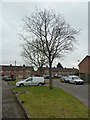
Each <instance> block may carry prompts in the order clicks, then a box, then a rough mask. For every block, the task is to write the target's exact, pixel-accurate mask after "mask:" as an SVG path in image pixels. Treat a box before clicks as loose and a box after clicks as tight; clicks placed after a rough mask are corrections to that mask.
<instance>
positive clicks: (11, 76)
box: [3, 75, 16, 81]
mask: <svg viewBox="0 0 90 120" xmlns="http://www.w3.org/2000/svg"><path fill="white" fill-rule="evenodd" d="M3 80H5V81H15V80H16V77H15V76H13V75H9V76H4V77H3Z"/></svg>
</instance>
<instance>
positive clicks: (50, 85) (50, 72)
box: [49, 62, 53, 89]
mask: <svg viewBox="0 0 90 120" xmlns="http://www.w3.org/2000/svg"><path fill="white" fill-rule="evenodd" d="M49 76H50V78H49V88H50V89H53V85H52V63H51V62H49Z"/></svg>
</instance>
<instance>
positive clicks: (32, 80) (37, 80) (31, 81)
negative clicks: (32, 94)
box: [16, 77, 45, 87]
mask: <svg viewBox="0 0 90 120" xmlns="http://www.w3.org/2000/svg"><path fill="white" fill-rule="evenodd" d="M30 85H38V86H41V85H45V81H44V77H29V78H27V79H25V80H22V81H19V82H16V86H18V87H21V86H23V87H24V86H30Z"/></svg>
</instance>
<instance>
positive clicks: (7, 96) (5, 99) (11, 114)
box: [2, 81, 27, 120]
mask: <svg viewBox="0 0 90 120" xmlns="http://www.w3.org/2000/svg"><path fill="white" fill-rule="evenodd" d="M2 118H3V119H5V118H12V119H13V118H22V119H25V120H26V119H27V118H26V116H25V114H24V111H23V110H22V108H21V107H20V105H19V104H18V103H17V101H16V97H15V96H14V94H13V93H12V90H11V87H10V86H9V85H8V83H7V82H5V81H2Z"/></svg>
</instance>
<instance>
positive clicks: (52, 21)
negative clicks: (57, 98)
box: [22, 9, 79, 89]
mask: <svg viewBox="0 0 90 120" xmlns="http://www.w3.org/2000/svg"><path fill="white" fill-rule="evenodd" d="M24 29H25V30H26V31H27V32H28V35H26V36H25V35H22V38H23V39H24V40H25V41H27V42H28V44H30V45H31V46H33V47H34V48H36V49H37V50H38V51H40V52H42V53H43V55H44V56H46V57H47V59H48V63H49V75H50V80H49V87H50V89H52V88H53V86H52V79H51V78H52V72H51V68H52V63H53V61H54V60H55V59H56V58H60V57H61V56H63V55H65V53H69V52H70V51H72V50H73V49H74V44H75V43H76V41H77V40H76V39H75V37H76V35H77V34H78V33H79V31H77V30H75V29H73V28H71V26H70V25H69V24H67V23H66V21H65V19H64V18H63V17H62V16H61V15H60V14H55V13H54V12H53V11H52V10H47V9H43V10H40V11H39V10H35V12H34V13H33V14H32V15H31V16H30V17H25V18H24ZM31 35H32V36H31ZM30 36H31V37H30ZM32 38H33V39H32ZM31 41H32V42H31ZM32 43H33V44H32ZM36 43H38V46H37V45H36ZM40 46H42V47H40Z"/></svg>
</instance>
